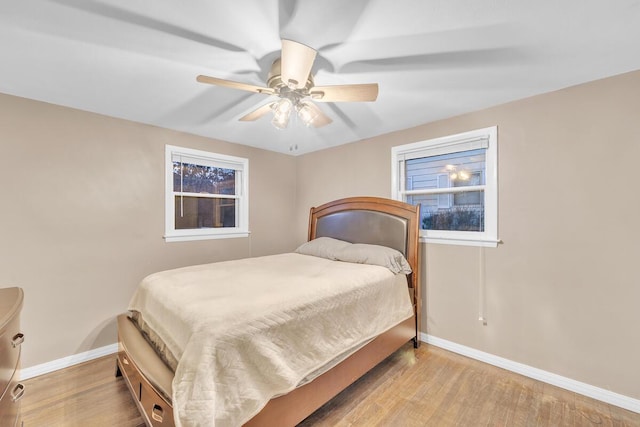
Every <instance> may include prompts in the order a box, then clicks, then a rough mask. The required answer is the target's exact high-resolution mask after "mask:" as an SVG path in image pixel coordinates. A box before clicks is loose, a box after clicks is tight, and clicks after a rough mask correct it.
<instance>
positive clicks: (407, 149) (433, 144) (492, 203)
mask: <svg viewBox="0 0 640 427" xmlns="http://www.w3.org/2000/svg"><path fill="white" fill-rule="evenodd" d="M480 141H486V143H487V144H488V146H487V147H486V149H487V150H486V152H485V171H484V174H485V175H484V176H485V184H483V185H480V186H473V187H451V188H465V189H466V190H467V191H469V190H473V189H482V190H483V193H484V221H485V222H484V231H452V230H422V229H420V241H421V242H427V243H439V244H452V245H467V246H485V247H496V246H497V245H498V243H499V242H500V240H499V239H498V128H497V126H492V127H487V128H483V129H476V130H472V131H469V132H463V133H459V134H455V135H449V136H443V137H439V138H433V139H428V140H424V141H418V142H413V143H410V144H404V145H398V146H395V147H392V148H391V194H392V198H393V199H395V200H399V201H403V202H406V199H407V196H408V195H413V194H438V192H442V191H441V190H440V189H436V190H435V191H433V190H413V191H407V190H406V189H405V184H406V179H405V170H406V169H405V165H404V162H405V160H406V158H407V157H411V156H412V155H413V156H420V157H430V156H435V155H440V154H448V153H455V152H460V151H471V149H465V150H461V148H464V147H467V146H470V145H473V144H474V143H476V142H480ZM423 154H424V155H423ZM456 191H461V190H454V191H453V192H456ZM446 194H448V195H450V196H451V193H449V192H447V193H446ZM451 203H453V200H451ZM421 221H422V219H421Z"/></svg>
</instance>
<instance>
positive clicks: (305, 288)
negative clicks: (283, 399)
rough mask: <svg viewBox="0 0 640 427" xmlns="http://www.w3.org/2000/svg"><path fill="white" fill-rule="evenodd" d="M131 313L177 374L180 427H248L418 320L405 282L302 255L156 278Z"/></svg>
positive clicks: (377, 270) (141, 290)
mask: <svg viewBox="0 0 640 427" xmlns="http://www.w3.org/2000/svg"><path fill="white" fill-rule="evenodd" d="M129 309H130V310H132V311H135V312H139V313H142V318H143V320H144V321H143V325H144V328H145V329H147V330H148V331H149V332H150V335H151V336H152V337H155V338H154V339H155V340H156V341H158V343H157V344H160V346H161V347H164V353H165V358H166V359H167V360H169V362H170V364H171V363H173V364H174V370H175V376H174V380H173V384H172V389H173V390H172V396H171V398H172V402H173V409H174V414H175V422H176V425H177V426H192V425H193V426H195V425H199V426H238V425H242V424H243V423H244V422H246V421H248V420H249V419H250V418H252V417H253V416H254V415H255V414H256V413H257V412H259V411H260V410H261V409H262V407H264V405H265V404H266V403H267V402H268V401H269V400H270V399H271V398H273V397H275V396H277V395H280V394H284V393H287V392H289V391H291V390H293V389H294V388H295V387H296V386H298V385H299V384H300V383H301V382H303V381H306V380H308V379H309V378H310V377H312V376H313V375H316V374H318V373H319V372H322V371H323V369H326V367H327V366H328V365H330V364H331V363H332V361H335V360H336V357H340V356H345V355H348V354H350V352H351V351H353V350H354V349H357V348H359V347H360V346H362V345H363V344H365V343H366V342H367V341H369V340H371V339H372V338H374V337H375V336H377V335H379V334H381V333H383V332H385V331H386V330H388V329H390V328H391V327H393V326H395V325H396V324H398V323H400V322H402V321H403V320H406V319H407V318H409V317H411V316H412V315H413V309H412V304H411V300H410V298H409V292H408V289H407V281H406V277H405V276H404V275H398V274H394V273H392V272H390V271H389V270H388V269H387V268H384V267H381V266H374V265H366V264H352V263H347V262H340V261H333V260H329V259H325V258H319V257H314V256H309V255H302V254H298V253H290V254H281V255H273V256H267V257H257V258H249V259H243V260H237V261H229V262H222V263H215V264H206V265H199V266H192V267H186V268H181V269H176V270H169V271H165V272H161V273H156V274H153V275H150V276H148V277H147V278H145V279H144V280H143V281H142V283H141V284H140V286H139V287H138V289H137V291H136V293H135V294H134V296H133V298H132V300H131V303H130V306H129ZM170 360H173V362H171V361H170Z"/></svg>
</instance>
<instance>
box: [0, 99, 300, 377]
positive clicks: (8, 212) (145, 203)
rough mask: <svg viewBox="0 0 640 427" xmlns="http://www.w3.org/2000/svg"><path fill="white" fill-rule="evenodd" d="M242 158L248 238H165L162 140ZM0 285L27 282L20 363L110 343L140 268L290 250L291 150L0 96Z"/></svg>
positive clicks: (147, 269)
mask: <svg viewBox="0 0 640 427" xmlns="http://www.w3.org/2000/svg"><path fill="white" fill-rule="evenodd" d="M165 144H173V145H179V146H184V147H191V148H196V149H203V150H209V151H214V152H219V153H223V154H229V155H235V156H242V157H247V158H248V159H249V166H250V182H249V185H250V230H251V232H252V233H251V237H250V238H244V239H223V240H206V241H196V242H180V243H165V242H164V240H163V238H162V235H163V233H164V146H165ZM0 147H1V149H2V157H1V158H2V166H1V167H0V185H1V186H2V190H1V191H2V192H1V193H0V194H2V205H1V206H2V207H1V209H0V227H2V232H1V243H0V286H3V287H5V286H21V287H22V288H24V291H25V305H24V309H23V313H22V324H23V329H24V331H25V335H26V339H25V344H24V347H23V366H24V367H29V366H33V365H37V364H40V363H44V362H49V361H52V360H55V359H59V358H62V357H65V356H69V355H72V354H76V353H80V352H83V351H87V350H90V349H94V348H99V347H101V346H104V345H108V344H113V343H115V342H116V328H115V323H114V322H115V315H116V314H118V313H121V312H123V311H124V310H126V307H127V303H128V302H129V298H131V296H132V294H133V291H134V288H135V286H136V285H137V283H138V282H139V281H140V279H142V278H143V277H144V276H145V275H147V274H148V273H151V272H154V271H158V270H162V269H168V268H172V267H177V266H183V265H188V264H196V263H205V262H213V261H220V260H226V259H232V258H241V257H246V256H249V255H264V254H270V253H278V252H284V251H288V250H291V248H292V247H293V245H294V243H295V239H294V237H293V235H292V232H291V223H292V222H293V221H294V213H293V203H294V200H295V191H296V184H295V174H296V170H295V158H294V157H291V156H287V155H281V154H276V153H272V152H268V151H264V150H257V149H253V148H249V147H246V146H240V145H235V144H229V143H225V142H220V141H213V140H210V139H206V138H201V137H196V136H193V135H187V134H182V133H179V132H173V131H168V130H164V129H159V128H155V127H151V126H145V125H141V124H136V123H131V122H127V121H124V120H118V119H113V118H108V117H104V116H100V115H96V114H91V113H86V112H81V111H77V110H72V109H68V108H63V107H57V106H53V105H49V104H44V103H40V102H36V101H30V100H26V99H21V98H16V97H11V96H7V95H0Z"/></svg>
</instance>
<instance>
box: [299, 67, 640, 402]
mask: <svg viewBox="0 0 640 427" xmlns="http://www.w3.org/2000/svg"><path fill="white" fill-rule="evenodd" d="M639 113H640V72H634V73H629V74H625V75H621V76H617V77H614V78H609V79H606V80H601V81H596V82H592V83H589V84H585V85H581V86H576V87H572V88H568V89H565V90H561V91H558V92H553V93H549V94H545V95H541V96H537V97H533V98H529V99H525V100H521V101H518V102H513V103H510V104H506V105H502V106H498V107H495V108H491V109H487V110H483V111H479V112H475V113H472V114H467V115H464V116H461V117H456V118H452V119H449V120H444V121H440V122H437V123H431V124H427V125H424V126H420V127H416V128H412V129H408V130H404V131H400V132H395V133H392V134H388V135H384V136H380V137H377V138H372V139H370V140H366V141H361V142H358V143H354V144H349V145H346V146H340V147H336V148H333V149H329V150H325V151H321V152H317V153H311V154H308V155H305V156H301V157H300V158H299V159H298V162H297V169H298V179H297V182H298V188H297V194H298V196H297V217H298V218H299V219H300V221H299V224H298V231H297V241H298V242H301V241H303V240H304V237H305V232H306V231H305V230H306V223H305V222H304V218H306V216H305V215H306V211H307V210H308V207H309V206H311V205H318V204H321V203H324V202H326V201H329V200H332V199H335V198H339V197H345V196H353V195H377V196H387V197H388V196H390V194H391V190H390V161H391V160H390V149H391V147H392V146H394V145H400V144H404V143H408V142H413V141H419V140H423V139H429V138H432V137H438V136H444V135H450V134H455V133H459V132H464V131H468V130H473V129H478V128H483V127H488V126H493V125H497V126H498V138H499V181H500V182H499V237H500V238H501V239H502V240H503V241H504V244H502V245H500V246H499V247H498V248H495V249H493V248H487V249H484V257H485V262H484V264H485V265H484V267H485V270H486V274H485V277H486V282H485V287H484V296H485V301H486V304H485V315H486V318H487V320H488V322H487V325H486V326H483V325H482V323H481V322H479V321H478V316H479V289H480V284H481V278H480V271H481V269H480V262H481V259H482V258H481V251H483V249H479V248H474V247H463V246H448V245H433V244H428V245H426V248H425V249H426V251H423V252H424V254H425V258H426V261H425V267H426V269H425V270H426V273H425V275H426V277H425V279H426V280H424V281H423V286H424V287H425V292H423V295H425V298H426V302H425V304H424V305H423V306H424V308H425V311H426V313H425V315H426V317H425V318H426V322H425V324H423V327H422V329H423V330H424V331H425V332H427V333H428V334H431V335H434V336H437V337H440V338H444V339H446V340H450V341H453V342H456V343H460V344H463V345H466V346H469V347H473V348H476V349H479V350H482V351H486V352H488V353H492V354H496V355H498V356H502V357H505V358H507V359H511V360H514V361H517V362H521V363H524V364H527V365H530V366H533V367H537V368H540V369H543V370H546V371H550V372H553V373H556V374H559V375H562V376H565V377H569V378H572V379H575V380H578V381H582V382H585V383H588V384H592V385H595V386H597V387H601V388H604V389H609V390H612V391H614V392H617V393H621V394H624V395H627V396H630V397H633V398H636V399H638V398H640V388H639V387H638V384H640V369H638V361H639V360H640V333H639V332H638V327H639V326H638V325H640V308H639V307H640V270H639V269H638V262H639V261H638V260H639V258H638V257H639V255H640V226H639V225H638V218H640V191H639V190H638V188H637V184H638V182H639V181H638V175H639V167H640V162H639V159H640V121H639V117H640V116H639Z"/></svg>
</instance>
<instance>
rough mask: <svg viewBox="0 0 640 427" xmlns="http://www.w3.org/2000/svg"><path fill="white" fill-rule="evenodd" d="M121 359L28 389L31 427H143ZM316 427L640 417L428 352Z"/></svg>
mask: <svg viewBox="0 0 640 427" xmlns="http://www.w3.org/2000/svg"><path fill="white" fill-rule="evenodd" d="M114 372H115V356H107V357H103V358H100V359H97V360H95V361H91V362H87V363H84V364H82V365H78V366H74V367H71V368H68V369H65V370H62V371H58V372H54V373H51V374H47V375H43V376H41V377H37V378H32V379H30V380H26V381H24V384H25V386H26V394H25V397H24V398H23V402H22V419H23V421H24V426H25V427H41V426H122V427H142V426H143V425H144V423H143V421H142V418H140V416H139V415H138V412H137V409H136V406H135V404H134V402H133V400H132V399H131V396H130V395H129V392H128V390H127V388H126V385H125V384H124V382H123V380H122V378H115V377H114ZM312 426H313V427H318V426H341V427H346V426H354V427H357V426H367V427H369V426H381V427H382V426H393V427H396V426H398V427H411V426H437V427H440V426H444V427H446V426H464V427H467V426H508V427H511V426H514V427H518V426H550V427H551V426H553V427H556V426H575V427H578V426H611V427H623V426H626V427H631V426H635V427H640V414H636V413H634V412H630V411H626V410H624V409H621V408H618V407H615V406H612V405H608V404H606V403H602V402H599V401H597V400H593V399H590V398H587V397H584V396H581V395H577V394H575V393H573V392H570V391H566V390H563V389H560V388H557V387H554V386H550V385H548V384H544V383H541V382H538V381H535V380H532V379H530V378H526V377H523V376H520V375H517V374H514V373H511V372H508V371H505V370H502V369H500V368H496V367H494V366H490V365H487V364H484V363H481V362H478V361H475V360H471V359H468V358H466V357H463V356H460V355H457V354H454V353H451V352H448V351H446V350H442V349H440V348H437V347H433V346H429V345H426V344H423V345H422V346H421V347H420V349H418V350H417V351H415V352H414V350H413V348H412V347H411V345H407V346H405V347H403V348H402V349H401V350H399V351H398V352H396V353H395V354H393V355H392V356H391V357H389V358H388V359H387V360H385V361H384V362H383V363H382V364H380V365H379V366H377V367H376V368H374V369H373V370H372V371H371V372H369V373H368V374H367V375H365V376H364V377H363V378H361V379H360V380H359V381H357V382H356V383H355V384H353V385H352V386H351V387H349V388H348V389H347V390H345V391H344V392H342V393H340V394H339V395H338V396H336V398H335V399H333V400H332V401H331V402H329V403H327V404H326V405H325V406H323V407H322V408H320V409H319V410H318V411H316V412H315V413H314V414H313V415H311V416H310V417H309V418H307V419H306V420H305V421H303V422H302V423H301V424H300V425H299V427H312Z"/></svg>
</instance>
